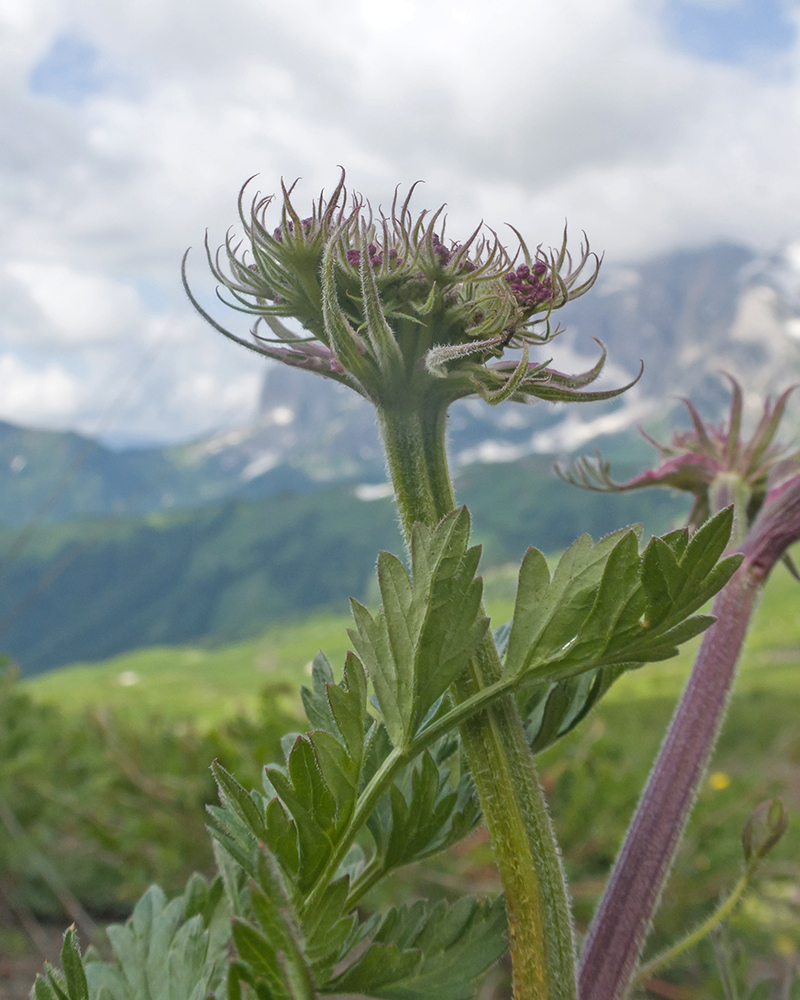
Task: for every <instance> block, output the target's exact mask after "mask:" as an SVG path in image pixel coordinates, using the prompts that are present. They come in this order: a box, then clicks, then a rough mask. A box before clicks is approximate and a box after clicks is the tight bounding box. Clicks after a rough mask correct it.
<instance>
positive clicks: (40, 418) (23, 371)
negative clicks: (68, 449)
mask: <svg viewBox="0 0 800 1000" xmlns="http://www.w3.org/2000/svg"><path fill="white" fill-rule="evenodd" d="M0 385H2V387H3V389H2V392H0V418H2V419H3V420H9V421H11V422H12V423H22V424H39V425H42V424H45V425H50V424H52V423H56V424H59V423H61V422H62V421H63V420H64V419H65V418H69V417H70V416H72V414H73V413H74V411H75V408H76V405H77V404H78V402H79V399H80V391H79V388H78V385H77V383H76V381H75V379H74V378H72V377H71V376H70V375H69V373H68V372H66V371H64V369H63V368H60V367H59V366H58V365H55V364H48V365H46V366H45V367H43V368H34V367H32V366H29V365H26V364H25V363H24V362H22V361H20V359H19V358H18V357H17V356H16V355H14V354H9V353H4V354H0Z"/></svg>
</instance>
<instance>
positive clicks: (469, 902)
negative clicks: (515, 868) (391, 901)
mask: <svg viewBox="0 0 800 1000" xmlns="http://www.w3.org/2000/svg"><path fill="white" fill-rule="evenodd" d="M506 947H507V941H506V914H505V906H504V903H503V899H502V897H498V898H497V899H495V900H493V901H490V900H484V901H483V902H478V901H477V900H475V899H473V898H472V897H468V896H467V897H464V898H462V899H459V900H458V902H456V903H454V904H452V905H450V906H448V904H447V903H446V902H444V901H441V902H439V903H436V904H434V905H433V906H430V904H428V903H426V902H423V901H418V902H416V903H413V904H412V905H410V906H402V907H400V908H398V909H392V910H390V911H389V912H388V913H387V914H386V916H385V917H384V918H383V920H382V921H381V924H380V927H379V928H378V930H377V931H376V932H375V934H374V936H373V939H372V944H371V945H370V946H369V947H368V948H367V949H366V951H365V952H363V954H362V955H361V956H360V957H359V958H357V959H356V961H355V962H353V963H352V964H351V965H350V966H348V967H347V968H346V969H345V970H344V972H342V973H341V974H340V975H338V976H337V977H336V978H335V979H333V980H331V981H330V982H328V983H327V984H326V985H325V986H324V987H323V988H322V990H321V992H322V993H326V994H328V993H362V994H364V995H366V996H370V997H377V998H379V1000H470V998H471V997H472V996H473V995H474V992H475V991H474V986H473V983H474V980H476V979H477V978H478V976H480V975H481V974H482V973H484V972H485V971H486V970H487V969H488V968H489V967H490V966H491V965H493V964H494V962H496V961H497V960H498V959H499V958H500V957H501V955H503V953H504V952H505V950H506Z"/></svg>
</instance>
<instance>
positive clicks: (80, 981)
mask: <svg viewBox="0 0 800 1000" xmlns="http://www.w3.org/2000/svg"><path fill="white" fill-rule="evenodd" d="M61 968H62V969H63V970H64V979H65V980H66V984H67V993H68V994H69V1000H89V988H88V986H87V985H86V973H85V972H84V971H83V962H82V961H81V950H80V948H79V947H78V935H77V933H76V931H75V928H74V927H71V928H70V929H69V930H68V931H66V933H65V934H64V943H63V945H62V947H61Z"/></svg>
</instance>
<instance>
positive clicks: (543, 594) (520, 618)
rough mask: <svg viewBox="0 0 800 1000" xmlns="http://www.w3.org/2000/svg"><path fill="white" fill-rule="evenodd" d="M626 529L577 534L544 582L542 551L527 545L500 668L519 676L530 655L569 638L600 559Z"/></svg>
mask: <svg viewBox="0 0 800 1000" xmlns="http://www.w3.org/2000/svg"><path fill="white" fill-rule="evenodd" d="M629 530H630V529H624V530H622V531H618V532H614V533H613V534H611V535H608V536H607V537H605V538H603V539H601V540H600V541H599V542H597V543H596V544H592V540H591V538H589V536H588V535H582V536H581V537H580V538H578V539H577V541H575V542H573V544H572V545H571V546H570V547H569V548H568V549H567V551H566V552H565V553H564V555H563V556H562V557H561V559H560V560H559V563H558V566H557V567H556V571H555V573H554V574H553V578H552V580H550V582H549V584H548V583H547V580H546V578H545V573H547V565H546V563H545V561H544V557H543V556H542V555H541V553H539V552H538V551H537V550H536V549H529V550H528V552H527V553H526V556H525V559H524V560H523V564H522V567H521V569H520V582H519V585H518V588H517V599H516V603H515V608H514V618H513V619H512V624H511V635H510V637H509V643H508V653H507V654H506V670H508V671H510V672H511V673H512V674H514V675H517V676H521V674H522V673H523V672H524V671H525V670H527V669H528V667H529V665H530V663H531V661H532V660H534V659H538V660H545V659H547V657H548V656H550V655H552V653H554V652H557V651H558V650H559V649H561V648H562V647H563V646H564V645H565V644H566V643H567V642H569V641H570V640H571V639H574V638H575V636H576V635H577V633H578V630H579V628H580V626H581V625H582V624H583V622H584V621H585V619H586V616H587V615H588V613H589V611H590V609H591V607H592V605H593V604H594V601H595V597H596V590H597V587H598V585H599V583H600V580H601V578H602V575H603V570H604V568H605V564H606V560H607V559H608V557H609V555H610V553H611V552H612V551H613V549H614V548H615V546H616V545H617V544H618V543H619V541H620V539H621V538H622V537H623V536H624V535H625V534H626V533H627V532H628V531H629ZM547 576H548V578H549V573H548V574H547Z"/></svg>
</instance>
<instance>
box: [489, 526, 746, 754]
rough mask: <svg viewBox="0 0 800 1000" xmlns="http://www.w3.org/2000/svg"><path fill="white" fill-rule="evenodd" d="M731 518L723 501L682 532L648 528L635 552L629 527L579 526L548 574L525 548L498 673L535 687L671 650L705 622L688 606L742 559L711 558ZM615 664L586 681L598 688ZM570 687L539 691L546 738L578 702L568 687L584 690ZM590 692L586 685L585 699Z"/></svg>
mask: <svg viewBox="0 0 800 1000" xmlns="http://www.w3.org/2000/svg"><path fill="white" fill-rule="evenodd" d="M732 518H733V515H732V511H731V510H730V509H726V510H723V511H721V512H720V513H719V514H717V515H716V516H715V517H714V518H712V519H711V520H710V521H708V522H707V524H705V525H704V526H703V527H702V528H701V529H700V530H699V531H697V532H696V533H695V535H694V537H693V538H692V539H691V540H690V541H689V540H688V534H687V533H686V532H684V531H678V532H671V533H670V534H669V535H665V536H664V537H663V538H653V539H652V540H651V541H650V543H649V544H648V545H647V547H646V549H645V551H644V553H643V554H640V553H639V546H638V532H636V531H634V530H626V531H623V532H617V533H615V534H613V535H609V536H608V537H607V538H604V539H602V540H601V541H599V542H598V543H597V544H595V545H593V544H592V542H591V539H589V537H588V536H586V535H584V536H583V537H582V538H579V539H578V541H577V542H575V543H574V544H573V545H572V546H571V547H570V548H569V549H568V550H567V551H566V553H565V554H564V556H563V557H562V558H561V561H560V562H559V564H558V567H557V568H556V571H555V573H554V574H553V578H552V580H551V579H550V574H549V571H548V568H547V564H546V562H545V559H544V557H543V556H542V555H541V553H540V552H538V551H537V550H536V549H529V550H528V552H527V554H526V556H525V559H524V560H523V563H522V568H521V569H520V576H519V587H518V590H517V599H516V604H515V608H514V619H513V621H512V624H511V631H510V633H509V637H508V649H507V653H506V658H505V672H506V676H509V675H511V676H512V677H514V678H515V682H516V685H517V686H518V687H522V686H527V685H530V684H535V685H545V687H543V688H542V690H541V692H540V694H541V693H542V692H544V691H546V690H547V687H546V686H547V685H549V684H551V683H553V682H557V683H558V684H562V683H563V682H565V681H567V680H568V679H569V678H573V677H576V676H577V675H579V674H582V673H584V672H586V671H589V670H595V669H597V668H601V667H602V668H605V669H609V668H614V669H615V670H616V671H617V674H618V673H619V672H620V668H623V667H624V668H627V667H630V666H636V665H639V664H642V663H646V662H652V661H654V660H661V659H667V658H668V657H670V656H674V655H675V654H676V653H677V652H678V645H679V644H680V643H682V642H686V641H687V640H688V639H690V638H692V637H694V636H695V635H698V634H699V633H700V632H702V631H704V630H705V629H706V628H708V627H709V625H711V624H712V623H713V621H714V619H713V618H712V617H710V616H708V615H694V612H695V611H697V610H698V609H699V608H700V607H701V606H702V605H703V604H705V602H706V601H708V600H709V598H711V597H713V596H714V594H716V593H717V592H718V591H719V590H721V588H722V587H723V586H724V585H725V584H726V583H727V581H728V580H729V579H730V577H731V576H732V575H733V573H734V572H735V570H736V568H737V567H738V565H739V563H740V562H741V556H738V555H736V556H730V557H728V558H727V559H723V560H722V561H718V560H719V559H720V556H721V555H722V554H723V552H724V550H725V546H726V545H727V543H728V539H729V537H730V531H731V525H732ZM617 674H614V675H613V676H612V675H611V674H605V675H604V679H601V680H596V681H595V683H596V684H598V685H599V686H600V688H602V690H605V689H606V688H607V687H608V685H609V684H610V683H611V681H612V680H613V679H614V677H615V676H616V675H617ZM600 688H596V689H591V690H597V691H599V690H600ZM579 692H580V689H578V688H576V689H574V690H573V689H571V688H569V687H567V688H563V689H560V690H557V691H556V690H554V691H552V692H551V693H550V694H549V695H548V704H549V706H550V708H549V709H545V708H544V707H543V703H542V711H543V713H544V714H543V717H542V718H543V724H545V731H544V733H545V735H543V736H542V739H546V741H548V742H549V741H550V735H547V734H551V733H556V732H559V733H563V732H565V731H566V730H565V729H564V725H565V724H566V722H567V721H568V720H569V719H570V718H571V716H572V715H575V714H576V712H577V711H579V709H578V707H577V705H572V699H573V698H574V697H578V698H579V699H580V698H583V695H582V694H580V693H579ZM589 693H590V690H589V689H587V695H588V694H589ZM601 693H602V692H601ZM597 697H599V694H596V695H592V697H591V701H592V703H593V702H594V701H595V700H596V698H597ZM537 704H538V703H537ZM570 705H572V707H569V706H570ZM559 706H560V707H559ZM586 711H588V708H586ZM583 714H585V712H584V713H583ZM556 717H559V718H560V719H561V721H560V722H559V723H558V725H557V726H556V723H555V719H556ZM573 724H574V722H571V723H570V728H571V725H573ZM554 727H555V728H554ZM537 740H538V737H537Z"/></svg>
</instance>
